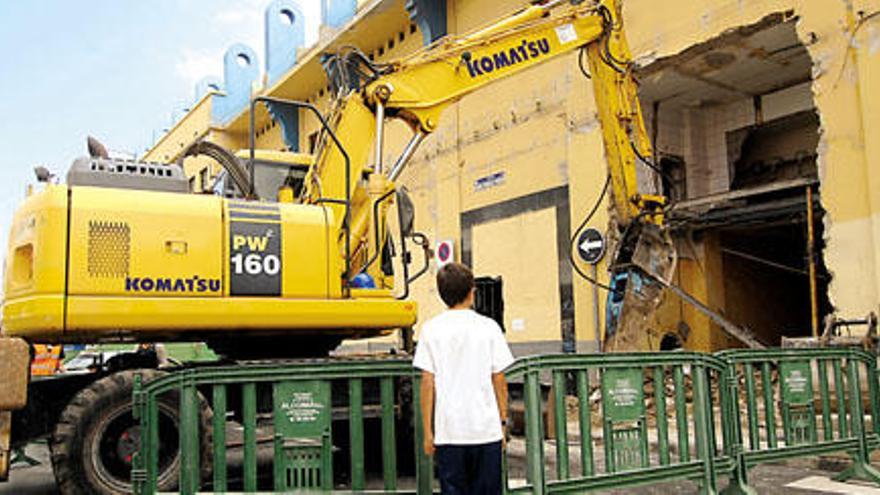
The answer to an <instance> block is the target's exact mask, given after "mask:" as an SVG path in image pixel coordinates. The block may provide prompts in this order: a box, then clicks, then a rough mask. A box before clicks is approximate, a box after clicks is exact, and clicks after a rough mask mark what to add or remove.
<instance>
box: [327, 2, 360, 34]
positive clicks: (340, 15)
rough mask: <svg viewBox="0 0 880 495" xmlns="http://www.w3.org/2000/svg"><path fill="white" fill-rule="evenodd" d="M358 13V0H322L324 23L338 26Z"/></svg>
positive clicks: (334, 26)
mask: <svg viewBox="0 0 880 495" xmlns="http://www.w3.org/2000/svg"><path fill="white" fill-rule="evenodd" d="M355 13H357V0H321V19H322V21H323V23H324V24H326V25H328V26H330V27H333V28H338V27H341V26H342V25H344V24H345V23H346V22H348V21H349V20H350V19H351V18H352V17H354V15H355Z"/></svg>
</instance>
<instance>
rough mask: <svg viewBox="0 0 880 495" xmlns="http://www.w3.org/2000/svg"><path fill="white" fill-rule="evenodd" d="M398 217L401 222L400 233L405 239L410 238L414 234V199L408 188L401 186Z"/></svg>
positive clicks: (398, 192)
mask: <svg viewBox="0 0 880 495" xmlns="http://www.w3.org/2000/svg"><path fill="white" fill-rule="evenodd" d="M397 215H398V219H399V221H400V231H401V233H402V234H403V236H404V237H409V236H411V235H412V233H413V228H414V225H413V224H414V223H415V217H416V210H415V207H414V206H413V202H412V199H410V197H409V193H408V192H407V190H406V187H403V186H401V187H400V189H398V190H397Z"/></svg>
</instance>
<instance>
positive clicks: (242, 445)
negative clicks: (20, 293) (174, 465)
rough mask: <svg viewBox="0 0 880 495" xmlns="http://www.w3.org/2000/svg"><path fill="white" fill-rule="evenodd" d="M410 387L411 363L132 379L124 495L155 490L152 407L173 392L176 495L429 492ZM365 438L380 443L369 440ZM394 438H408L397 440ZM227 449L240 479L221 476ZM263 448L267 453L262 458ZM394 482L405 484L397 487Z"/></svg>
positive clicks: (301, 364) (344, 363) (338, 362)
mask: <svg viewBox="0 0 880 495" xmlns="http://www.w3.org/2000/svg"><path fill="white" fill-rule="evenodd" d="M417 388H418V376H417V373H416V370H414V368H413V367H412V363H411V362H410V361H409V360H407V359H390V358H389V359H375V360H366V359H330V360H310V361H296V362H283V363H278V364H268V363H267V364H262V363H259V364H253V365H247V366H212V367H205V368H194V369H187V370H181V371H178V372H174V373H169V374H166V375H163V376H161V377H159V378H156V379H154V380H151V381H149V382H147V383H140V381H138V382H137V385H136V387H135V394H134V398H135V416H136V417H137V418H138V419H139V421H140V424H141V428H142V431H143V432H144V434H143V435H142V436H141V446H140V450H139V452H138V453H137V454H136V455H135V458H134V461H133V462H134V469H133V470H132V482H133V485H134V487H133V491H134V492H135V493H138V494H143V495H153V494H155V493H157V492H158V488H159V487H158V486H157V485H158V480H157V470H158V465H159V459H158V455H159V445H160V441H161V439H160V438H159V432H158V404H159V401H160V398H163V397H165V398H167V397H169V395H168V394H177V395H179V397H180V399H179V411H180V435H179V448H180V455H181V471H180V478H179V480H178V483H179V486H180V493H197V492H200V491H213V492H215V493H217V492H219V493H222V492H227V491H235V492H244V493H257V492H265V491H275V492H279V493H284V492H291V491H311V492H314V491H339V490H342V491H351V492H355V493H359V492H363V491H375V490H377V489H378V490H379V491H383V492H385V493H394V492H398V491H399V492H401V493H419V494H428V493H432V492H433V488H434V485H433V481H432V470H433V467H432V459H431V458H429V457H427V456H426V455H425V454H424V452H423V450H422V445H421V443H422V438H423V433H422V432H421V415H420V409H419V407H418V402H417V401H418V390H417ZM405 390H406V391H413V390H414V393H405ZM203 397H208V400H207V401H206V400H205V399H204V398H203ZM414 401H415V402H414ZM207 404H210V406H211V407H212V409H213V413H214V416H213V419H212V420H211V421H210V422H209V424H208V425H204V428H211V430H212V431H211V432H206V431H202V430H201V429H202V428H203V425H202V423H201V419H200V418H201V417H202V416H203V413H204V411H202V408H203V407H206V406H207ZM404 411H406V415H405V417H404ZM229 421H234V422H236V423H233V426H234V427H235V426H236V425H237V428H239V429H240V430H241V431H242V436H241V440H236V439H235V438H234V437H233V438H229V435H227V434H226V432H227V429H228V428H229V426H230V423H229ZM337 428H342V432H341V434H340V435H334V433H333V432H334V429H337ZM235 429H236V428H233V430H230V431H235ZM346 430H347V431H346ZM370 432H374V433H375V434H376V435H375V437H374V438H376V439H378V440H379V441H368V440H367V437H368V435H369V434H370ZM206 434H207V436H205V437H203V435H206ZM399 435H404V436H405V437H404V438H412V441H411V442H409V443H401V442H399V441H398V440H399ZM206 438H210V439H213V442H211V445H210V447H211V449H212V451H211V452H210V453H208V452H205V453H204V454H203V453H201V452H200V446H201V445H204V442H205V439H206ZM337 438H342V439H344V441H343V440H337ZM334 441H336V442H343V443H341V444H339V445H344V446H345V447H346V449H345V450H346V451H345V452H334ZM345 442H347V443H345ZM403 445H406V446H407V448H408V449H409V448H411V449H412V450H411V451H407V452H406V454H405V455H406V456H407V457H408V458H412V459H414V462H413V463H412V464H413V465H412V466H411V467H408V468H407V471H406V472H404V473H401V472H400V470H399V469H398V466H397V459H398V457H397V456H398V453H397V448H398V446H403ZM232 449H237V450H238V451H239V454H238V459H239V461H238V462H240V464H241V470H240V473H241V475H240V477H230V476H229V471H230V468H229V466H228V465H227V462H229V460H230V459H233V458H234V455H233V453H232V452H231V451H232ZM368 449H369V450H370V451H371V455H372V456H374V458H375V459H381V465H380V466H379V468H380V470H379V472H378V473H377V472H375V471H370V469H372V468H371V467H370V466H371V465H373V466H375V465H376V464H377V463H372V464H371V462H370V455H367V450H368ZM268 450H271V451H272V455H271V456H267V455H264V453H267V452H268ZM208 454H209V455H208ZM205 455H208V458H210V460H211V461H212V464H213V476H212V477H209V478H203V474H204V473H200V468H201V464H202V463H201V459H203V458H205ZM230 456H231V457H230ZM334 457H336V458H339V459H341V460H343V461H344V463H345V464H346V465H347V466H350V470H345V471H346V473H345V474H343V473H339V472H336V474H337V475H338V479H334V468H333V466H334ZM232 469H235V468H232ZM368 473H372V474H377V475H378V476H381V481H379V482H378V486H371V485H370V481H369V479H368V478H367V474H368ZM402 476H406V477H407V481H406V483H405V484H403V483H401V481H400V480H401V479H402V478H401V477H402ZM404 485H405V486H404Z"/></svg>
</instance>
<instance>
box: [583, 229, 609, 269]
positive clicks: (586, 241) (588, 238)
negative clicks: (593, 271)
mask: <svg viewBox="0 0 880 495" xmlns="http://www.w3.org/2000/svg"><path fill="white" fill-rule="evenodd" d="M577 248H578V255H580V257H581V259H582V260H584V262H586V263H589V264H591V265H595V264H596V263H598V262H599V260H601V259H602V256H603V255H605V237H603V236H602V233H601V232H599V231H598V230H596V229H594V228H592V227H590V228H588V229H584V231H583V232H581V235H580V236H578V241H577Z"/></svg>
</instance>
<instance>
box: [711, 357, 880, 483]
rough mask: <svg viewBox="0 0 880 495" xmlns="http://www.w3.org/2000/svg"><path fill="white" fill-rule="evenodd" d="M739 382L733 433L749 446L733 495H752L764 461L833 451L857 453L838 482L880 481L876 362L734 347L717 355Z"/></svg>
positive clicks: (734, 395) (735, 388)
mask: <svg viewBox="0 0 880 495" xmlns="http://www.w3.org/2000/svg"><path fill="white" fill-rule="evenodd" d="M716 356H718V357H719V358H720V359H722V360H724V361H725V362H726V363H727V365H728V368H729V369H730V376H731V377H732V383H731V386H732V388H731V391H730V396H731V397H732V398H733V399H734V401H733V411H732V412H733V414H734V419H733V421H732V422H731V423H730V424H729V425H727V429H728V430H729V433H728V434H729V435H734V436H735V441H736V443H738V444H739V445H741V446H742V449H741V450H742V454H741V455H738V462H737V467H736V469H735V470H734V472H733V477H732V479H731V483H730V487H731V488H729V489H728V492H729V493H742V492H747V491H748V489H747V484H746V482H747V471H748V469H749V468H751V467H753V466H754V465H756V464H760V463H762V462H768V461H778V460H783V459H790V458H794V457H805V456H814V455H819V454H825V453H829V452H835V451H841V452H847V453H849V454H850V455H851V456H852V458H853V464H852V466H851V467H850V468H849V469H847V470H846V471H844V472H842V473H840V475H838V476H837V477H836V479H837V480H840V481H845V480H848V479H852V478H857V479H863V480H867V481H873V482H878V483H880V472H878V471H877V470H876V469H874V468H873V467H871V465H870V463H869V456H870V452H871V451H872V450H874V449H876V448H877V447H878V433H880V396H878V393H877V392H878V390H877V365H876V357H875V356H873V355H871V354H868V353H867V352H864V351H861V350H858V349H852V348H823V349H763V350H734V351H724V352H720V353H718V354H716Z"/></svg>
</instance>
